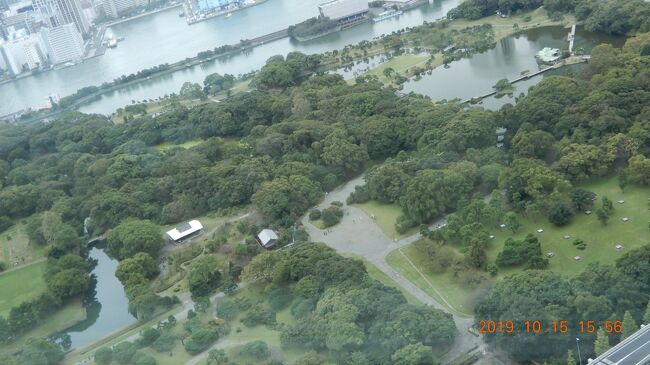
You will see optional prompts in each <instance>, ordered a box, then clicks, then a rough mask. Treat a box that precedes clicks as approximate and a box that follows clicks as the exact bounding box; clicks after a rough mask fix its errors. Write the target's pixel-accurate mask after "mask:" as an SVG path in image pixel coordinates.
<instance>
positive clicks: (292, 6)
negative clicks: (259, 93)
mask: <svg viewBox="0 0 650 365" xmlns="http://www.w3.org/2000/svg"><path fill="white" fill-rule="evenodd" d="M461 1H462V0H430V3H429V4H425V5H422V6H420V7H417V8H415V9H412V10H410V11H407V12H405V13H404V14H403V15H402V16H400V17H398V18H393V19H389V20H386V21H383V22H379V23H373V22H367V23H364V24H362V25H359V26H356V27H353V28H350V29H347V30H344V31H342V32H339V33H335V34H331V35H329V36H327V37H323V38H319V39H315V40H312V41H310V42H306V43H299V42H295V41H292V40H290V39H289V38H284V39H281V40H278V41H275V42H271V43H268V44H265V45H262V46H259V47H256V48H255V49H253V50H251V51H250V52H248V53H247V54H245V55H238V56H234V57H231V58H227V59H224V60H222V61H218V62H213V63H210V64H202V65H200V66H196V67H194V68H191V69H189V70H188V69H186V70H184V71H180V72H177V73H174V74H171V75H166V76H163V77H159V78H154V79H152V80H147V81H144V82H142V83H139V84H138V85H136V86H133V87H130V88H127V89H122V90H120V91H118V92H115V93H113V94H111V95H107V96H105V97H103V98H101V99H100V100H98V101H95V102H94V103H91V104H89V105H88V106H85V107H83V108H82V109H81V111H84V112H97V113H102V114H109V113H112V112H113V111H114V110H115V109H117V108H118V107H122V106H124V105H127V104H130V103H131V100H134V99H135V100H143V99H149V98H155V97H158V96H161V95H164V94H169V93H172V92H178V90H180V87H181V86H182V84H183V82H185V81H191V82H202V81H203V79H204V78H205V76H207V75H209V74H211V73H214V72H219V73H230V74H234V75H238V74H241V73H248V72H250V71H252V70H255V69H259V68H260V67H261V66H263V65H264V62H265V61H266V60H267V59H268V58H269V57H271V56H273V55H277V54H287V53H289V52H291V51H301V52H305V53H322V52H325V51H328V50H334V49H341V48H343V47H344V46H346V45H348V44H355V43H358V42H360V41H362V40H364V39H372V38H373V37H377V36H380V35H381V34H386V33H391V32H392V31H396V30H399V29H403V28H405V27H411V26H415V25H419V24H422V22H424V21H425V20H427V21H433V20H435V19H438V18H441V17H443V16H445V15H446V14H447V12H448V11H449V10H451V9H452V8H454V7H456V6H457V5H458V4H459V3H460V2H461ZM322 2H323V0H268V1H266V2H265V3H263V4H260V5H258V6H254V7H251V8H248V9H245V10H242V11H238V12H235V13H233V15H232V16H231V17H229V18H225V17H217V18H212V19H209V20H206V21H204V22H200V23H196V24H193V25H191V26H188V25H187V23H186V22H185V19H184V18H180V17H179V16H178V13H179V12H180V9H178V8H174V9H170V10H168V11H163V12H160V13H156V14H153V15H151V16H147V17H142V18H139V19H135V20H133V21H130V22H126V23H122V24H118V25H115V26H113V27H112V28H111V29H112V32H113V33H114V34H115V35H116V36H117V37H124V38H125V40H124V41H123V42H120V43H119V45H118V47H117V48H115V49H109V50H107V51H106V54H105V55H103V56H100V57H97V58H93V59H90V60H87V61H85V62H84V63H82V64H79V65H76V66H73V67H69V68H65V69H61V70H56V71H49V72H43V73H41V74H39V75H35V76H32V77H26V78H23V79H20V80H16V81H14V82H12V83H8V84H3V85H0V100H2V102H1V103H0V115H4V114H8V113H11V112H14V111H17V110H20V109H23V108H25V107H27V106H34V105H40V104H43V103H44V102H45V98H46V97H47V96H48V95H52V94H58V95H60V96H66V95H69V94H72V93H74V92H75V91H76V90H78V89H80V88H82V87H85V86H90V85H100V84H101V83H103V82H108V81H112V80H114V79H115V78H117V77H120V76H122V75H128V74H130V73H134V72H137V71H138V70H141V69H145V68H149V67H152V66H155V65H159V64H161V63H172V62H176V61H180V60H183V59H185V58H187V57H192V56H195V55H196V54H197V53H198V52H200V51H204V50H207V49H213V48H215V47H217V46H221V45H225V44H234V43H237V42H239V41H240V40H241V39H251V38H255V37H258V36H261V35H264V34H268V33H271V32H274V31H277V30H280V29H284V28H287V27H289V26H290V25H292V24H296V23H298V22H301V21H303V20H305V19H307V18H310V17H313V16H316V15H318V8H317V6H318V4H319V3H322Z"/></svg>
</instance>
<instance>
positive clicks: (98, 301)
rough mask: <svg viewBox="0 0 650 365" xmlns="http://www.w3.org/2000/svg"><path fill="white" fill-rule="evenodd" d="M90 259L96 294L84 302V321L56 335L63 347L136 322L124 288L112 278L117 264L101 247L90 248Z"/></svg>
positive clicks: (75, 345)
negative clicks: (95, 262) (85, 315)
mask: <svg viewBox="0 0 650 365" xmlns="http://www.w3.org/2000/svg"><path fill="white" fill-rule="evenodd" d="M89 256H90V258H92V259H94V260H97V266H95V268H94V269H93V271H92V273H93V275H95V277H96V280H97V284H96V286H95V292H94V295H90V296H89V298H86V300H84V302H85V307H86V311H87V318H86V320H85V321H82V322H80V323H78V324H76V325H75V326H72V327H70V328H68V329H67V330H65V331H63V332H62V333H60V334H58V335H57V337H59V338H61V339H63V342H64V343H65V347H68V345H69V346H70V348H81V347H84V346H86V345H88V344H91V343H93V342H95V341H97V340H99V339H101V338H102V337H105V336H107V335H108V334H110V333H112V332H115V331H117V330H119V329H121V328H124V327H126V326H128V325H130V324H132V323H134V322H135V321H136V318H135V317H134V316H132V315H131V314H130V313H129V300H128V298H127V297H126V294H125V293H124V287H123V286H122V283H120V281H119V280H118V279H117V277H116V276H115V270H116V269H117V265H118V263H119V262H118V261H117V260H116V259H113V258H111V257H109V256H108V254H106V252H104V249H103V248H102V247H101V246H100V247H93V248H91V250H90V254H89Z"/></svg>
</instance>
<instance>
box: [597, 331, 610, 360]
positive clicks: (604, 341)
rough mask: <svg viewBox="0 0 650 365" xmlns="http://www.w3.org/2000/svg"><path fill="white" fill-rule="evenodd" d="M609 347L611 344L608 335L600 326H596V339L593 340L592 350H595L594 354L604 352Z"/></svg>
mask: <svg viewBox="0 0 650 365" xmlns="http://www.w3.org/2000/svg"><path fill="white" fill-rule="evenodd" d="M610 347H611V345H610V344H609V335H608V334H607V333H606V332H605V330H604V329H603V328H602V327H600V328H598V332H597V333H596V340H595V342H594V351H595V352H596V356H600V355H602V354H604V353H605V352H606V351H607V350H609V349H610Z"/></svg>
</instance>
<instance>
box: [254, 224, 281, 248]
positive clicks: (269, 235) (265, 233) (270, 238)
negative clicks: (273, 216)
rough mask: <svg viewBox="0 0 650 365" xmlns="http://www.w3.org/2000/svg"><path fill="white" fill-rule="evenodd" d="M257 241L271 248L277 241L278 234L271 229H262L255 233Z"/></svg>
mask: <svg viewBox="0 0 650 365" xmlns="http://www.w3.org/2000/svg"><path fill="white" fill-rule="evenodd" d="M257 242H258V243H259V244H260V246H262V247H264V248H271V247H273V246H275V245H276V244H277V243H278V235H277V234H276V233H275V232H274V231H273V230H272V229H268V228H267V229H263V230H262V232H260V233H259V234H258V235H257Z"/></svg>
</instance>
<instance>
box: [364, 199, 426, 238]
mask: <svg viewBox="0 0 650 365" xmlns="http://www.w3.org/2000/svg"><path fill="white" fill-rule="evenodd" d="M354 206H355V207H358V208H360V209H361V210H363V211H364V212H365V213H366V214H367V215H368V217H372V216H373V215H374V216H375V221H376V222H377V225H378V226H379V228H381V230H382V231H383V232H384V233H385V234H386V236H388V238H390V239H394V238H397V239H402V238H404V237H408V236H412V235H413V234H415V233H417V229H416V228H413V229H410V230H408V231H407V232H406V233H404V234H399V233H397V231H396V230H395V222H396V221H397V217H399V216H400V215H402V208H400V207H399V206H398V205H397V204H384V203H380V202H377V201H374V200H371V201H369V202H367V203H363V204H354Z"/></svg>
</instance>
